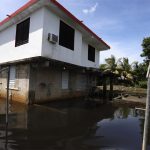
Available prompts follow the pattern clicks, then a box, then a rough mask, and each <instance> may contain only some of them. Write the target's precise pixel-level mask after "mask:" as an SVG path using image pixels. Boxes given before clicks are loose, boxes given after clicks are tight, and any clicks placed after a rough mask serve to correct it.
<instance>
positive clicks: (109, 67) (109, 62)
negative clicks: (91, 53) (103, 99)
mask: <svg viewBox="0 0 150 150" xmlns="http://www.w3.org/2000/svg"><path fill="white" fill-rule="evenodd" d="M119 61H120V59H118V60H117V59H116V58H115V56H114V55H111V57H110V58H107V59H105V62H106V64H102V65H101V66H100V70H102V71H104V72H105V73H107V74H109V76H110V95H109V98H110V100H112V94H113V83H114V76H115V75H119V69H118V62H119Z"/></svg>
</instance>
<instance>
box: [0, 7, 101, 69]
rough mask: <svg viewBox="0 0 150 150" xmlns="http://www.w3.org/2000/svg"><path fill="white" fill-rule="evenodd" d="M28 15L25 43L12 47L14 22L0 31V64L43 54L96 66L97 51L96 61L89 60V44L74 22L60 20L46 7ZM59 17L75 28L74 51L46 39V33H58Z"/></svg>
mask: <svg viewBox="0 0 150 150" xmlns="http://www.w3.org/2000/svg"><path fill="white" fill-rule="evenodd" d="M28 17H30V30H29V42H28V43H26V44H23V45H20V46H18V47H15V37H16V24H14V25H12V26H10V27H8V28H6V29H5V30H3V31H1V32H0V63H5V62H8V61H15V60H19V59H24V58H30V57H36V56H43V57H46V58H51V59H55V60H59V61H63V62H67V63H71V64H75V65H79V66H84V67H93V68H98V66H99V51H97V50H96V51H95V62H91V61H89V60H88V44H90V43H87V42H85V40H84V39H83V35H82V33H81V32H80V31H79V30H77V29H76V27H75V26H73V22H72V23H71V24H70V21H69V23H68V20H65V19H62V18H61V17H59V16H58V15H56V14H55V13H53V12H51V11H50V9H48V8H47V7H43V8H40V9H38V10H36V11H35V12H33V13H32V14H30V15H29V16H27V17H26V18H28ZM26 18H24V19H23V20H25V19H26ZM23 20H21V21H20V22H22V21H23ZM60 20H62V21H64V22H65V23H67V24H68V25H70V26H72V27H73V28H74V29H75V41H74V50H69V49H68V48H65V47H63V46H60V45H59V42H58V43H57V44H52V43H50V42H49V41H48V40H47V38H48V33H53V34H56V35H58V36H59V28H60V27H59V26H60ZM18 23H19V22H17V24H18Z"/></svg>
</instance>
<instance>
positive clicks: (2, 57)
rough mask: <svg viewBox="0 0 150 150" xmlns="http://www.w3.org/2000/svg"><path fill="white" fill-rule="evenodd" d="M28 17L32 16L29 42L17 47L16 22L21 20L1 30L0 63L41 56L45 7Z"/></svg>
mask: <svg viewBox="0 0 150 150" xmlns="http://www.w3.org/2000/svg"><path fill="white" fill-rule="evenodd" d="M28 17H30V33H29V43H27V44H24V45H21V46H18V47H15V36H16V24H17V23H19V22H17V23H16V24H14V25H12V26H10V27H8V28H6V29H5V30H3V31H0V63H5V62H10V61H16V60H20V59H24V58H30V57H36V56H41V48H42V34H43V9H39V10H37V11H36V12H34V13H32V14H31V15H30V16H27V17H26V18H28ZM26 18H24V19H26ZM24 19H22V20H20V22H21V21H23V20H24Z"/></svg>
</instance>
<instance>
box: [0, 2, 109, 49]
mask: <svg viewBox="0 0 150 150" xmlns="http://www.w3.org/2000/svg"><path fill="white" fill-rule="evenodd" d="M43 6H46V7H47V8H49V9H50V10H51V11H53V12H54V13H56V14H57V15H59V16H60V17H61V18H62V19H63V20H65V21H67V22H69V23H70V24H71V25H72V26H73V27H75V28H77V29H78V30H79V31H80V32H81V33H82V34H83V40H84V41H86V42H88V43H89V44H91V45H92V46H94V47H95V48H96V49H97V50H99V51H102V50H108V49H110V46H109V45H108V44H106V43H105V42H104V41H103V40H102V39H101V38H100V37H99V36H97V35H96V34H95V33H94V32H93V31H92V30H90V29H89V28H88V27H87V26H86V25H85V24H83V22H82V21H80V20H79V19H77V18H76V17H75V16H74V15H73V14H71V13H70V12H69V11H68V10H67V9H65V8H64V7H63V6H62V5H61V4H60V3H58V2H57V1H56V0H30V1H29V2H28V3H27V4H25V5H24V6H22V7H21V8H20V9H18V10H17V11H15V12H14V13H13V14H11V15H10V16H9V17H7V18H6V19H4V20H3V21H1V22H0V31H2V30H4V29H6V28H7V27H9V26H11V25H13V24H16V23H18V22H19V21H21V20H22V19H23V18H25V17H27V16H29V15H30V14H31V13H32V12H34V11H35V10H37V9H38V8H41V7H43Z"/></svg>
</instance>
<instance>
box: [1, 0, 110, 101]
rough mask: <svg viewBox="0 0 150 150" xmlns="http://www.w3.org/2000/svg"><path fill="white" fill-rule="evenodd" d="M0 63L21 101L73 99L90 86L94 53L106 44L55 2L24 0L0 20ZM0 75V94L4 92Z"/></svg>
mask: <svg viewBox="0 0 150 150" xmlns="http://www.w3.org/2000/svg"><path fill="white" fill-rule="evenodd" d="M0 37H1V38H0V67H1V68H3V67H7V66H8V65H9V66H10V89H11V98H12V99H14V100H17V101H20V102H23V103H26V104H27V103H37V102H41V101H47V100H51V99H59V98H69V97H78V96H82V95H84V94H85V92H86V90H87V87H89V86H91V85H92V84H95V82H96V79H95V75H93V74H92V75H91V74H90V72H93V71H96V70H97V69H98V67H99V52H100V51H102V50H107V49H109V48H110V47H109V46H108V45H107V44H106V43H105V42H104V41H103V40H102V39H101V38H99V37H98V36H97V35H96V34H95V33H93V32H92V31H91V30H90V29H89V28H88V27H87V26H85V25H84V24H83V23H82V21H80V20H78V19H77V18H76V17H75V16H73V15H72V14H71V13H70V12H69V11H68V10H66V9H65V8H64V7H63V6H62V5H60V4H59V3H58V2H57V1H55V0H51V1H48V0H40V1H38V0H30V1H29V2H28V3H27V4H25V5H24V6H23V7H21V8H20V9H19V10H17V11H16V12H15V13H13V14H12V15H10V16H9V17H8V18H6V19H5V20H3V21H2V22H0ZM6 76H7V74H6V72H3V73H2V74H1V79H0V96H1V97H5V93H6Z"/></svg>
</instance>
